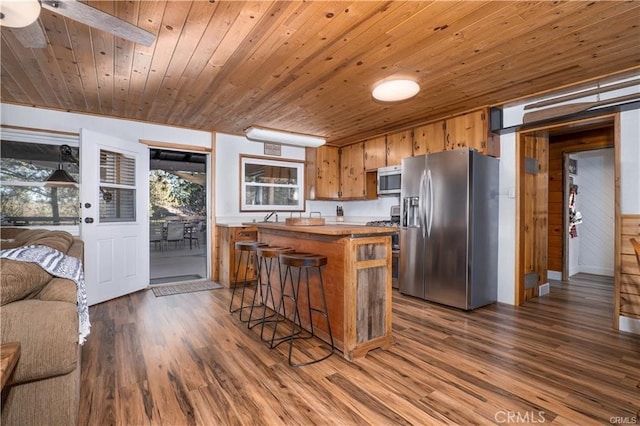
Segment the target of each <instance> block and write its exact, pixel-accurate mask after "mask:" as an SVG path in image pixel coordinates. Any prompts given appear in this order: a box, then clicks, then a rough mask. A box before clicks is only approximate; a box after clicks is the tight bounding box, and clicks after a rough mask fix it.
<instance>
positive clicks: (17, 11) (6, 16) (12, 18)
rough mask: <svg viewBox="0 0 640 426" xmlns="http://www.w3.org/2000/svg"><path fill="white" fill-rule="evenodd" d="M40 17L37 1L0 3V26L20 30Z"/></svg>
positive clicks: (7, 1)
mask: <svg viewBox="0 0 640 426" xmlns="http://www.w3.org/2000/svg"><path fill="white" fill-rule="evenodd" d="M38 16H40V2H39V1H38V0H2V1H0V26H2V27H10V28H22V27H27V26H29V25H31V24H33V23H34V22H35V21H36V19H38Z"/></svg>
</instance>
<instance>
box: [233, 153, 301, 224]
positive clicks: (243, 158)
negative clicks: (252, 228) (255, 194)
mask: <svg viewBox="0 0 640 426" xmlns="http://www.w3.org/2000/svg"><path fill="white" fill-rule="evenodd" d="M246 164H258V165H266V166H278V167H293V168H295V169H297V171H298V183H297V184H296V185H295V186H293V185H292V186H287V185H283V184H264V183H260V184H257V185H259V186H266V187H280V188H281V187H295V188H297V189H298V203H297V204H296V205H282V204H262V205H252V204H246V199H245V197H246V186H247V184H252V183H253V182H246V181H245V165H246ZM304 167H305V162H304V160H296V159H293V158H283V159H274V158H271V157H261V156H255V155H244V154H241V155H240V167H239V177H238V178H239V179H238V180H239V183H240V184H239V197H240V199H239V204H240V211H241V212H265V211H273V210H278V211H287V212H301V211H304V210H305V198H304V196H305V191H304V188H305V187H304V183H305V182H304V178H305V170H304ZM253 184H254V185H255V184H256V183H253Z"/></svg>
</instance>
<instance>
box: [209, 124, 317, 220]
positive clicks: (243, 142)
mask: <svg viewBox="0 0 640 426" xmlns="http://www.w3.org/2000/svg"><path fill="white" fill-rule="evenodd" d="M240 154H247V155H255V156H260V157H270V158H273V159H274V160H304V148H299V147H294V146H287V145H282V151H281V154H282V155H281V156H269V155H265V154H264V144H263V143H262V142H253V141H250V140H248V139H247V138H245V137H244V136H235V135H228V134H224V133H217V134H216V167H215V173H216V177H215V179H216V180H215V182H216V212H215V215H216V222H217V223H235V222H243V221H246V222H250V221H251V220H253V219H256V220H261V219H262V218H263V217H264V213H258V214H256V213H240ZM282 217H284V216H282Z"/></svg>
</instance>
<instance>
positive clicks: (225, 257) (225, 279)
mask: <svg viewBox="0 0 640 426" xmlns="http://www.w3.org/2000/svg"><path fill="white" fill-rule="evenodd" d="M216 228H217V233H218V236H219V241H220V246H219V247H218V248H219V252H218V282H219V283H220V284H222V285H223V286H225V287H231V286H233V285H234V284H235V282H236V280H235V274H236V268H237V266H238V257H239V255H238V253H237V252H236V249H235V245H236V242H239V241H257V239H258V229H257V228H256V227H254V226H224V225H218V226H217V227H216ZM244 279H245V266H244V260H243V262H242V265H241V267H240V273H239V275H238V281H239V282H242V281H244ZM246 279H247V280H249V281H252V280H254V279H255V274H254V270H253V267H252V265H251V264H250V268H249V272H248V273H247V276H246Z"/></svg>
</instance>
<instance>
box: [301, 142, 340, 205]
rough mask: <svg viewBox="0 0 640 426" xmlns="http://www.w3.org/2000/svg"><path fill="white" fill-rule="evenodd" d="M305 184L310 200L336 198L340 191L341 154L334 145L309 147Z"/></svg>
mask: <svg viewBox="0 0 640 426" xmlns="http://www.w3.org/2000/svg"><path fill="white" fill-rule="evenodd" d="M305 156H306V168H305V186H306V198H307V199H309V200H321V199H329V200H335V199H337V198H338V197H339V191H340V154H339V149H338V148H336V147H333V146H321V147H320V148H307V149H306V151H305Z"/></svg>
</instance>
